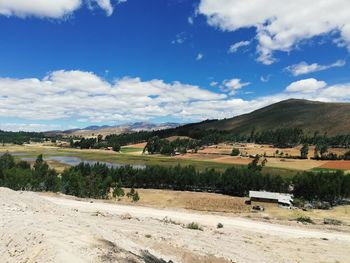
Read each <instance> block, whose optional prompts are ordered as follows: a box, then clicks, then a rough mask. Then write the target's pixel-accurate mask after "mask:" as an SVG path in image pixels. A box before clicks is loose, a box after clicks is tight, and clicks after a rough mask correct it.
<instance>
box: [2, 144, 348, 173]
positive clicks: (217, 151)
mask: <svg viewBox="0 0 350 263" xmlns="http://www.w3.org/2000/svg"><path fill="white" fill-rule="evenodd" d="M144 146H145V143H139V144H135V145H128V146H124V147H122V148H121V151H120V153H116V152H113V151H108V150H102V149H72V148H61V147H56V146H55V145H54V144H49V143H46V144H44V143H36V144H25V145H22V146H19V145H5V146H0V152H6V151H9V152H10V153H11V152H12V153H16V158H17V159H20V158H21V157H32V158H34V157H36V156H37V155H39V154H43V155H44V156H74V157H79V158H81V159H82V160H90V161H100V162H110V163H118V164H137V165H164V166H173V165H178V164H180V165H183V166H186V165H193V166H195V167H196V168H198V169H200V170H203V169H207V168H208V169H210V168H214V169H219V170H222V169H225V168H228V167H230V166H232V165H233V166H235V165H238V166H242V165H247V164H249V163H250V162H251V161H252V158H250V157H249V156H254V155H257V154H259V155H261V156H264V155H265V156H267V157H266V160H267V163H266V166H265V167H264V171H265V172H266V173H270V174H280V175H292V174H295V173H296V172H298V171H305V170H317V169H321V170H322V169H332V170H336V169H341V170H344V171H346V172H348V171H350V164H349V163H350V162H349V161H339V160H338V161H327V160H313V159H311V158H309V159H306V160H302V159H292V158H288V156H299V155H300V148H301V146H297V147H294V148H277V147H273V146H271V145H259V144H254V143H245V144H232V143H231V144H228V143H226V144H225V143H221V144H218V145H212V146H209V147H204V148H203V149H200V150H199V151H198V152H197V153H191V152H188V153H186V154H182V155H180V154H179V155H175V156H164V155H159V154H154V155H147V154H143V152H142V150H143V148H144ZM233 147H234V148H238V149H239V150H240V152H241V154H242V155H243V156H230V153H231V151H232V148H233ZM313 150H314V147H313V146H310V150H309V157H311V153H312V152H313ZM346 151H347V149H344V148H330V149H329V152H334V153H337V154H344V153H345V152H346ZM49 164H50V165H51V166H52V167H54V168H57V169H59V170H63V169H64V168H65V167H67V165H64V164H62V163H59V162H57V161H49Z"/></svg>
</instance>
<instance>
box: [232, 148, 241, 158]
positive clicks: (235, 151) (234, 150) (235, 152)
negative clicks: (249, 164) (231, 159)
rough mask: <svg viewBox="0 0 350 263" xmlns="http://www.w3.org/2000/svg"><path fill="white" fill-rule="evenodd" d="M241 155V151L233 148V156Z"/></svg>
mask: <svg viewBox="0 0 350 263" xmlns="http://www.w3.org/2000/svg"><path fill="white" fill-rule="evenodd" d="M239 154H240V151H239V150H238V149H237V148H233V149H232V152H231V156H238V155H239Z"/></svg>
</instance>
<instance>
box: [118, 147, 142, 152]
mask: <svg viewBox="0 0 350 263" xmlns="http://www.w3.org/2000/svg"><path fill="white" fill-rule="evenodd" d="M142 151H143V149H142V148H140V147H122V148H121V149H120V152H121V153H138V152H142Z"/></svg>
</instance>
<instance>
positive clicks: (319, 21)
mask: <svg viewBox="0 0 350 263" xmlns="http://www.w3.org/2000/svg"><path fill="white" fill-rule="evenodd" d="M349 9H350V2H349V1H348V0H333V1H329V0H309V1H305V0H293V1H281V0H251V1H241V0H230V1H227V0H201V1H200V4H199V6H198V10H197V12H198V13H199V14H202V15H205V16H206V17H207V21H208V23H209V25H211V26H215V27H219V28H220V29H222V30H225V31H235V30H238V29H240V28H251V27H254V28H256V32H257V35H256V39H257V41H258V46H257V52H258V53H259V58H258V61H260V62H262V63H264V64H272V63H273V62H274V61H275V58H274V57H273V52H274V51H290V50H292V49H293V48H295V47H296V46H297V45H298V44H299V43H300V42H301V41H303V40H305V39H311V38H312V37H315V36H320V35H323V34H327V33H333V32H338V33H339V34H333V36H334V38H336V39H334V41H336V42H337V44H338V45H339V46H346V47H347V48H348V49H349V51H350V16H349ZM337 35H339V37H336V36H337Z"/></svg>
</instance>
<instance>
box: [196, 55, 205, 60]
mask: <svg viewBox="0 0 350 263" xmlns="http://www.w3.org/2000/svg"><path fill="white" fill-rule="evenodd" d="M203 57H204V55H203V54H202V53H198V54H197V56H196V60H197V61H198V60H202V59H203Z"/></svg>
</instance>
